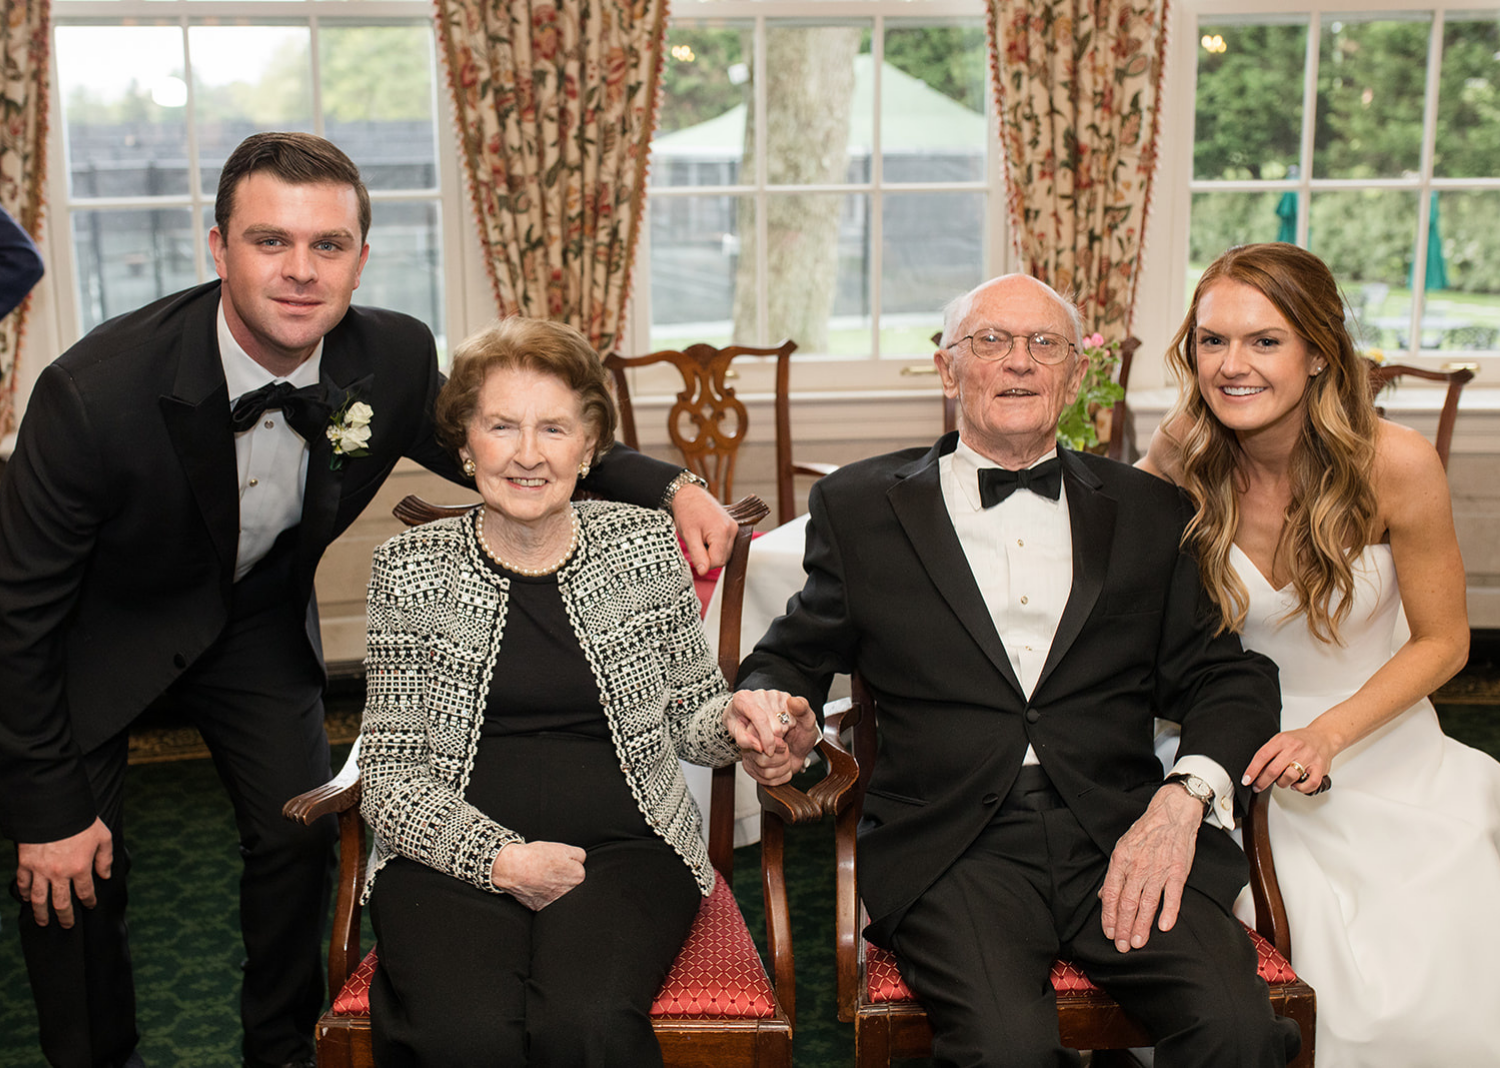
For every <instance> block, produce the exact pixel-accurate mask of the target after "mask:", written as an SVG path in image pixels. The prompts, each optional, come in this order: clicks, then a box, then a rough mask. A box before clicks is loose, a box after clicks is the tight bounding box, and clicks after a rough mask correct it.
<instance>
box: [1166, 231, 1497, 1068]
mask: <svg viewBox="0 0 1500 1068" xmlns="http://www.w3.org/2000/svg"><path fill="white" fill-rule="evenodd" d="M1294 324H1295V325H1294ZM1168 361H1169V363H1171V364H1172V365H1173V368H1174V371H1175V372H1176V373H1177V375H1178V377H1179V379H1180V381H1181V383H1182V394H1181V396H1180V397H1179V401H1178V404H1177V406H1176V408H1174V410H1173V412H1172V413H1171V414H1170V415H1169V416H1168V417H1167V419H1166V420H1165V421H1164V423H1163V426H1162V428H1161V429H1159V430H1158V432H1157V434H1156V436H1155V437H1154V438H1153V440H1152V443H1151V449H1150V452H1149V453H1148V455H1147V457H1146V458H1145V459H1144V460H1143V461H1142V462H1141V466H1142V467H1144V468H1146V469H1147V470H1150V471H1153V472H1154V473H1156V474H1158V475H1161V476H1162V477H1164V478H1168V479H1170V480H1171V481H1173V482H1176V483H1177V484H1178V485H1181V486H1183V487H1184V488H1185V489H1186V490H1187V491H1188V493H1189V494H1190V496H1191V497H1192V498H1193V501H1194V503H1195V504H1196V505H1197V507H1198V513H1197V518H1196V520H1195V523H1194V526H1193V527H1192V528H1191V531H1190V535H1189V537H1190V540H1191V546H1192V548H1193V549H1194V551H1195V552H1196V553H1197V554H1198V557H1199V561H1200V569H1201V571H1202V573H1203V578H1204V585H1205V587H1206V588H1207V590H1208V591H1209V595H1210V597H1211V598H1212V600H1213V601H1214V607H1215V609H1216V610H1217V614H1218V617H1219V619H1218V621H1219V623H1220V624H1221V625H1222V626H1224V627H1227V628H1229V629H1233V630H1236V631H1238V632H1239V633H1240V635H1241V638H1242V640H1243V641H1244V644H1245V646H1246V647H1247V648H1250V649H1254V650H1256V651H1258V652H1261V653H1263V654H1265V655H1266V656H1268V657H1270V658H1271V659H1272V660H1274V661H1276V663H1277V665H1278V666H1279V667H1280V669H1281V688H1282V728H1283V729H1282V732H1281V733H1280V734H1278V735H1276V736H1275V737H1274V738H1272V739H1271V741H1269V742H1267V743H1266V745H1265V746H1264V747H1263V748H1262V749H1261V750H1260V752H1259V753H1257V754H1256V756H1255V758H1254V759H1253V760H1252V761H1251V763H1250V766H1249V767H1248V768H1247V769H1245V781H1246V782H1247V783H1252V784H1253V785H1254V788H1255V789H1257V790H1264V789H1269V788H1271V787H1273V786H1275V787H1277V789H1276V790H1275V792H1274V793H1273V795H1272V804H1271V809H1270V831H1271V844H1272V851H1273V853H1274V855H1275V859H1276V871H1277V877H1278V879H1279V881H1280V884H1281V890H1282V893H1283V895H1284V896H1285V898H1286V905H1287V913H1288V919H1289V922H1290V926H1291V933H1292V963H1293V965H1294V967H1296V969H1297V971H1298V973H1299V974H1300V975H1302V977H1303V978H1304V979H1306V980H1307V981H1308V982H1309V983H1310V984H1311V985H1312V986H1313V988H1314V989H1315V990H1316V991H1317V995H1318V1031H1317V1064H1318V1065H1319V1066H1320V1068H1355V1066H1357V1068H1425V1066H1433V1068H1436V1066H1448V1065H1455V1066H1456V1065H1464V1066H1468V1065H1480V1064H1483V1065H1494V1064H1500V1027H1496V1025H1495V1023H1494V1020H1493V1018H1492V1017H1491V1016H1490V1013H1491V1012H1493V1011H1494V1009H1495V1008H1496V1007H1497V1006H1500V966H1497V965H1500V921H1497V920H1496V918H1495V909H1496V906H1497V903H1500V764H1497V763H1496V762H1495V761H1493V760H1491V759H1490V758H1489V757H1488V756H1485V755H1484V754H1482V753H1479V752H1477V751H1475V750H1473V749H1470V748H1468V747H1466V746H1463V745H1460V744H1459V743H1457V742H1455V741H1453V740H1451V739H1449V738H1447V737H1445V736H1444V735H1443V733H1442V731H1441V729H1440V728H1439V726H1438V722H1437V716H1436V714H1435V713H1434V711H1433V708H1432V705H1431V704H1430V703H1429V702H1428V700H1427V699H1426V695H1427V694H1428V693H1430V692H1431V691H1432V690H1434V689H1436V688H1437V687H1438V686H1439V685H1441V684H1442V683H1443V682H1445V681H1446V680H1447V679H1448V678H1449V677H1451V676H1452V675H1453V673H1454V672H1455V671H1457V670H1458V668H1459V667H1461V666H1462V664H1463V663H1464V660H1465V657H1466V656H1467V651H1468V621H1467V615H1466V612H1465V608H1464V572H1463V562H1462V560H1461V558H1460V556H1459V551H1458V543H1457V538H1456V535H1455V533H1454V529H1453V515H1452V506H1451V504H1450V501H1449V496H1448V486H1447V480H1446V477H1445V475H1444V472H1443V470H1442V465H1441V463H1440V462H1439V460H1438V458H1437V455H1436V453H1435V452H1434V451H1433V449H1432V447H1431V446H1430V445H1428V444H1427V443H1426V442H1425V441H1424V440H1423V439H1422V438H1421V437H1420V436H1419V435H1417V434H1415V433H1414V432H1412V431H1410V430H1407V429H1405V428H1402V427H1398V426H1395V425H1393V424H1390V423H1386V422H1383V421H1381V420H1379V419H1377V418H1376V416H1375V414H1374V411H1373V409H1372V407H1371V405H1370V399H1369V393H1368V388H1367V385H1366V372H1365V370H1364V368H1363V366H1362V365H1361V363H1360V362H1359V358H1358V357H1357V356H1356V354H1355V352H1354V349H1353V345H1352V343H1351V342H1350V340H1349V336H1348V333H1347V331H1346V330H1345V329H1344V325H1343V309H1342V303H1341V301H1340V299H1339V294H1338V289H1337V286H1336V284H1335V283H1334V280H1333V276H1332V275H1331V273H1330V272H1329V271H1328V268H1327V267H1326V266H1325V265H1324V264H1323V263H1322V261H1321V260H1318V259H1317V258H1316V257H1314V256H1313V255H1311V254H1310V253H1308V252H1305V251H1303V250H1301V249H1298V248H1296V247H1295V246H1292V245H1285V244H1268V245H1249V246H1243V247H1240V248H1236V249H1231V250H1230V251H1229V252H1227V253H1225V254H1224V255H1223V256H1221V257H1220V258H1219V259H1218V260H1217V261H1215V263H1214V264H1212V265H1211V266H1210V267H1209V269H1208V270H1207V271H1206V272H1205V273H1204V274H1203V276H1202V278H1201V280H1200V282H1199V284H1198V288H1197V290H1196V292H1195V293H1194V295H1193V304H1192V307H1191V308H1190V309H1189V312H1188V317H1187V320H1186V322H1184V324H1183V327H1182V329H1181V330H1180V331H1179V333H1178V335H1177V338H1176V339H1175V341H1174V344H1173V348H1172V351H1171V352H1169V353H1168ZM1403 603H1404V613H1403ZM1325 776H1326V777H1328V779H1329V780H1330V783H1336V785H1333V786H1331V788H1330V789H1328V790H1327V791H1326V792H1320V791H1319V790H1318V788H1319V786H1320V785H1322V783H1323V780H1324V778H1325ZM1486 1006H1488V1008H1486Z"/></svg>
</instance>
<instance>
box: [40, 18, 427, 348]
mask: <svg viewBox="0 0 1500 1068" xmlns="http://www.w3.org/2000/svg"><path fill="white" fill-rule="evenodd" d="M104 6H107V8H108V10H109V13H110V14H111V16H112V17H110V18H108V19H101V18H98V17H95V16H96V15H97V14H98V12H99V11H100V10H101V5H99V4H87V5H83V4H78V3H75V2H72V0H57V3H56V4H55V5H54V8H53V15H54V26H55V29H54V38H53V40H54V44H55V48H54V54H55V65H56V66H55V70H56V78H55V81H54V85H55V96H54V101H55V103H56V105H57V107H56V110H55V111H54V113H53V138H54V140H57V141H60V142H61V148H62V156H63V157H64V158H65V166H61V167H60V166H56V165H54V166H53V168H52V174H53V177H52V187H51V188H52V190H53V195H52V202H53V204H54V205H56V206H57V208H60V209H61V210H56V209H54V214H53V218H52V221H51V224H50V225H51V226H52V227H56V228H58V235H59V236H61V235H62V234H64V233H66V234H67V240H66V241H65V242H64V241H54V242H53V249H54V250H57V249H59V248H66V250H67V252H70V253H71V263H69V264H68V265H67V268H68V269H67V270H66V271H64V270H62V269H61V268H62V266H63V265H61V264H58V263H56V262H55V261H54V263H52V264H49V273H50V274H52V275H53V277H54V280H55V282H54V284H57V285H58V286H59V288H60V289H66V288H68V287H71V292H72V301H71V302H69V300H68V298H67V294H66V293H61V294H60V296H62V304H63V305H64V306H67V305H69V304H70V303H71V306H72V308H73V309H74V317H75V320H76V321H75V323H74V330H73V332H72V336H74V337H76V336H79V335H81V334H83V333H84V332H86V331H88V330H90V329H92V328H93V327H94V326H97V325H98V324H99V323H101V322H103V321H104V320H105V319H108V318H110V317H112V316H115V315H119V314H121V313H122V312H126V311H129V310H131V309H134V308H138V307H140V306H141V305H143V304H146V303H148V302H149V301H151V300H154V299H156V298H157V297H161V296H165V295H166V294H169V293H172V292H175V291H176V290H179V289H182V288H184V287H186V286H190V285H193V284H195V283H197V282H201V281H206V280H208V279H211V278H213V277H214V271H213V263H212V260H211V258H210V256H209V252H208V240H207V232H208V229H209V227H211V226H212V225H213V201H214V193H215V189H216V186H217V183H218V176H219V170H220V168H221V166H222V165H223V162H224V159H225V158H226V157H227V156H228V154H229V153H230V151H232V150H233V148H234V147H235V145H237V144H238V143H239V142H240V141H241V140H243V139H244V138H245V137H246V136H248V135H249V134H251V133H254V132H256V131H259V130H272V129H280V130H302V131H309V132H313V133H318V134H321V135H323V136H325V137H327V138H329V139H330V140H332V141H333V142H335V143H336V144H338V145H339V147H341V148H342V149H343V150H344V151H345V152H347V153H348V154H349V156H350V157H351V158H352V159H353V160H354V162H355V163H356V164H357V165H358V166H359V168H360V172H361V174H362V176H363V178H364V180H365V184H366V185H367V186H368V187H369V190H370V195H371V199H372V201H373V202H374V203H373V208H374V212H373V214H374V219H373V223H372V226H371V230H370V234H369V241H370V245H371V254H370V259H369V263H368V265H367V266H366V268H365V271H364V274H363V278H362V282H361V286H360V290H359V292H358V294H357V295H356V299H357V300H358V301H359V302H360V303H363V304H371V305H375V306H379V307H384V308H394V309H397V310H399V311H404V312H407V313H409V314H411V315H414V316H416V317H417V318H419V319H421V320H423V321H424V322H425V323H427V324H428V326H429V327H431V329H432V331H433V333H434V334H435V335H436V336H437V337H438V339H439V347H440V349H443V348H445V345H444V341H445V334H446V330H445V326H446V319H447V316H446V315H445V312H444V309H445V297H444V292H445V273H444V249H443V245H444V241H443V234H444V214H445V204H444V202H443V192H442V187H443V181H442V179H443V175H442V174H441V168H440V165H439V162H438V161H439V159H440V158H441V155H442V154H441V153H440V152H439V149H438V123H437V118H436V116H437V103H436V100H437V96H436V86H437V78H438V71H437V63H436V54H435V50H434V43H433V31H432V20H431V11H430V7H429V5H427V4H426V3H421V2H405V0H397V2H389V0H387V2H382V3H380V4H378V5H376V4H372V3H366V2H364V0H348V2H343V3H327V2H317V0H272V2H264V0H250V2H248V3H247V2H238V3H235V4H234V5H233V8H232V16H230V15H221V14H220V13H219V12H218V11H216V10H215V8H216V7H218V5H217V4H216V3H214V2H212V0H197V2H190V0H165V2H163V0H149V2H141V0H123V2H121V3H119V4H117V5H116V4H110V5H104ZM377 6H378V12H379V17H375V15H374V14H373V12H374V11H375V9H376V8H377ZM115 11H118V12H119V14H118V16H115V15H114V12H115ZM448 155H449V158H450V159H451V158H452V154H451V153H449V154H448ZM52 158H53V160H54V161H56V160H58V159H59V158H60V155H59V153H58V152H54V153H53V156H52ZM452 210H453V209H452V208H451V207H449V208H448V211H449V212H452ZM63 279H66V280H65V281H64V280H63ZM65 332H66V331H65Z"/></svg>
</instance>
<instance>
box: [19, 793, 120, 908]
mask: <svg viewBox="0 0 1500 1068" xmlns="http://www.w3.org/2000/svg"><path fill="white" fill-rule="evenodd" d="M114 860H115V851H114V839H113V837H111V835H110V833H109V828H108V827H106V826H104V821H103V820H101V819H99V818H97V817H96V818H95V819H94V822H93V823H92V824H91V825H90V826H89V827H88V829H87V830H83V831H79V832H78V833H77V834H75V835H73V836H72V837H71V838H64V839H61V840H60V841H57V842H39V843H29V842H22V843H20V844H19V845H18V846H17V847H16V889H17V890H19V891H20V893H21V898H22V900H23V901H29V902H31V913H32V915H33V916H34V917H35V918H36V923H37V926H38V927H46V926H47V919H48V915H47V906H48V904H50V905H51V906H52V908H53V909H55V910H56V911H57V922H58V923H60V924H62V926H64V927H72V926H73V921H74V916H73V902H74V900H75V899H76V900H77V901H78V903H79V904H80V905H82V906H83V907H84V908H89V909H91V908H93V907H94V904H95V902H96V901H97V898H96V897H95V896H94V879H93V877H94V876H95V875H98V876H99V878H101V879H108V878H109V876H110V871H111V870H112V868H113V866H114Z"/></svg>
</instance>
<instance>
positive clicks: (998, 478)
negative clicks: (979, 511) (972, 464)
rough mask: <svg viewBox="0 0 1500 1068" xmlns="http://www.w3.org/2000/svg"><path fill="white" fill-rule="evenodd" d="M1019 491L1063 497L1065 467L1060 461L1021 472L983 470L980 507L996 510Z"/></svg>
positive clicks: (1054, 459)
mask: <svg viewBox="0 0 1500 1068" xmlns="http://www.w3.org/2000/svg"><path fill="white" fill-rule="evenodd" d="M1018 489H1023V490H1030V491H1031V492H1032V493H1037V494H1040V495H1041V496H1043V497H1050V498H1051V499H1052V500H1054V501H1055V500H1057V498H1058V497H1060V496H1061V495H1062V466H1061V465H1060V464H1059V463H1058V462H1057V457H1055V456H1054V457H1053V458H1052V459H1050V460H1048V461H1047V462H1046V463H1044V464H1037V465H1036V466H1035V467H1027V468H1024V469H1023V470H1020V471H1007V470H1005V468H1003V467H981V468H980V469H979V503H980V504H982V505H983V506H984V507H986V508H993V507H995V505H997V504H999V503H1000V502H1001V501H1003V500H1005V498H1007V497H1009V496H1010V495H1011V494H1012V493H1014V492H1016V490H1018Z"/></svg>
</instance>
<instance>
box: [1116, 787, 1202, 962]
mask: <svg viewBox="0 0 1500 1068" xmlns="http://www.w3.org/2000/svg"><path fill="white" fill-rule="evenodd" d="M1202 823H1203V803H1202V802H1201V801H1199V800H1198V799H1197V798H1195V797H1193V796H1192V795H1191V794H1189V793H1188V792H1187V791H1186V790H1184V789H1183V788H1182V787H1180V786H1178V785H1176V784H1175V783H1168V784H1166V785H1164V786H1163V787H1162V788H1161V789H1160V790H1158V791H1157V792H1156V796H1155V797H1153V798H1152V799H1151V804H1150V806H1149V807H1148V808H1147V809H1146V811H1145V813H1144V814H1143V815H1142V816H1141V818H1140V819H1138V820H1136V821H1135V823H1133V824H1132V825H1131V827H1130V830H1128V831H1126V832H1125V833H1124V834H1123V835H1122V836H1121V837H1120V840H1119V841H1118V842H1116V843H1115V849H1114V852H1113V853H1111V854H1110V858H1109V871H1108V872H1106V873H1105V876H1104V886H1103V887H1101V888H1100V890H1099V898H1100V900H1101V901H1103V903H1104V910H1103V913H1102V917H1101V918H1102V925H1103V927H1104V937H1105V938H1108V939H1110V940H1112V941H1113V942H1114V944H1115V948H1116V949H1118V950H1119V951H1120V952H1121V953H1127V952H1129V951H1130V950H1131V949H1140V948H1141V947H1142V946H1144V945H1145V944H1146V940H1147V939H1149V938H1150V937H1151V921H1152V919H1153V918H1154V917H1155V916H1156V912H1157V906H1158V905H1160V907H1161V918H1160V919H1159V920H1158V921H1157V926H1158V927H1160V928H1161V929H1162V930H1163V931H1170V930H1171V929H1172V926H1173V924H1175V923H1176V922H1177V911H1178V909H1179V908H1181V907H1182V888H1183V887H1184V886H1186V885H1187V877H1188V871H1189V870H1190V869H1191V868H1192V866H1193V853H1194V852H1195V851H1196V849H1197V847H1198V827H1199V826H1200V825H1201V824H1202Z"/></svg>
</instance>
